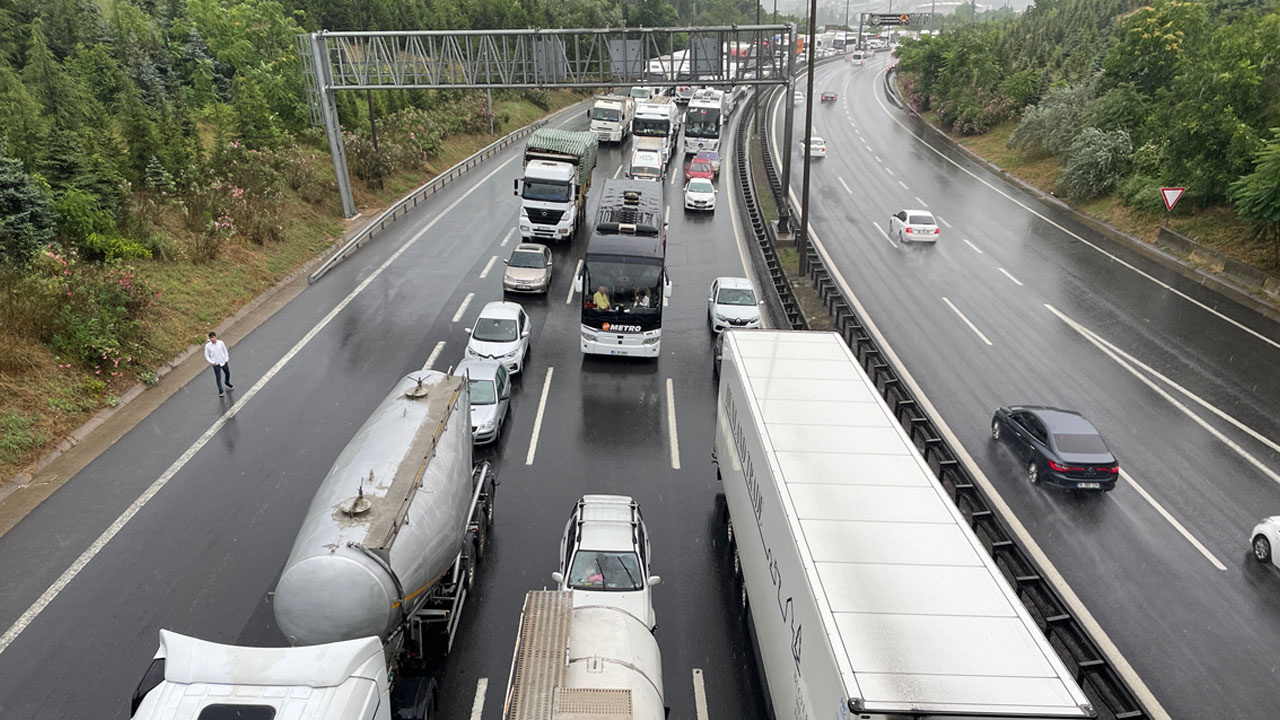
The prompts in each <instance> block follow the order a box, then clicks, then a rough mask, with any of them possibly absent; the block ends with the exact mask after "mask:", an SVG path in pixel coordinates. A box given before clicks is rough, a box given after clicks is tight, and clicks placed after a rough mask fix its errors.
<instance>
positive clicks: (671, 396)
mask: <svg viewBox="0 0 1280 720" xmlns="http://www.w3.org/2000/svg"><path fill="white" fill-rule="evenodd" d="M667 436H668V439H669V441H670V445H671V469H672V470H679V469H680V439H679V437H678V435H677V433H676V392H675V386H674V385H673V383H672V382H671V378H667Z"/></svg>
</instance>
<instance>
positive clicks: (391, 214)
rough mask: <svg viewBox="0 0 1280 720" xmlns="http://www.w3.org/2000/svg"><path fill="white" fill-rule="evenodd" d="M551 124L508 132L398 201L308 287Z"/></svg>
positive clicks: (327, 263)
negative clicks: (376, 237) (473, 170)
mask: <svg viewBox="0 0 1280 720" xmlns="http://www.w3.org/2000/svg"><path fill="white" fill-rule="evenodd" d="M547 122H548V119H542V120H539V121H537V122H535V123H532V124H530V125H525V126H524V127H522V128H520V129H519V130H515V131H513V132H510V133H507V134H506V135H504V136H503V137H501V138H499V139H498V140H495V141H494V142H492V143H490V144H488V145H486V146H485V147H483V148H481V149H480V150H477V151H476V152H475V153H472V154H471V155H470V156H468V157H467V158H466V159H465V160H463V161H461V162H459V163H458V164H457V165H454V166H453V167H451V168H449V169H448V170H445V171H444V172H442V173H440V174H439V175H437V176H435V177H433V178H431V180H429V181H428V182H427V183H426V184H425V185H423V186H422V187H420V188H418V189H417V190H414V191H412V192H410V193H409V194H408V195H405V196H404V197H403V198H400V200H398V201H397V202H396V204H395V205H392V206H391V207H389V208H387V209H386V210H384V211H383V212H382V214H381V215H379V216H378V217H377V218H376V219H375V220H374V221H373V222H371V223H369V224H368V225H366V226H365V227H364V228H363V229H362V230H360V232H358V233H356V234H355V235H353V236H352V237H351V239H350V240H348V241H347V242H346V244H344V245H343V246H342V247H341V248H340V249H339V250H338V251H337V252H335V253H334V254H333V255H330V256H329V259H328V260H325V261H324V263H323V264H322V265H321V266H320V267H319V268H316V271H315V272H313V273H311V274H310V275H309V276H307V284H308V285H310V284H312V283H314V282H315V281H316V280H319V279H320V277H321V276H322V275H324V274H325V273H327V272H329V270H331V269H332V268H333V266H334V265H337V264H338V263H340V262H342V261H343V260H346V259H347V258H348V257H350V256H351V255H352V254H353V253H354V252H355V251H356V250H359V249H360V248H362V247H364V244H365V243H367V242H369V241H370V240H372V239H373V237H374V235H376V234H377V233H380V232H382V231H383V230H385V229H386V227H387V226H388V225H390V224H392V223H394V222H395V221H396V220H397V219H399V218H400V216H402V215H404V214H405V213H407V212H409V211H410V210H412V209H413V208H415V207H417V206H418V203H419V202H421V201H423V200H426V199H427V198H429V197H431V196H432V195H435V194H436V193H437V192H439V191H440V190H442V189H444V187H445V186H447V185H449V184H450V183H452V182H453V181H454V180H457V179H458V178H459V177H461V176H462V175H464V174H466V172H467V171H468V170H470V169H471V168H473V167H475V166H476V165H479V164H480V163H481V162H483V161H484V160H486V159H488V158H490V157H492V156H493V155H495V154H496V153H498V152H501V151H502V150H505V149H506V148H508V147H510V145H511V144H512V143H514V142H516V141H518V140H522V139H524V137H525V136H527V135H529V134H530V133H532V132H533V131H534V130H537V129H538V128H540V127H542V126H544V125H546V124H547Z"/></svg>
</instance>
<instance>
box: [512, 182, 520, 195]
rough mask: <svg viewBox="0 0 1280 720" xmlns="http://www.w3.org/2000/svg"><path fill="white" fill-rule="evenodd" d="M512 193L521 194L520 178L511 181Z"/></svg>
mask: <svg viewBox="0 0 1280 720" xmlns="http://www.w3.org/2000/svg"><path fill="white" fill-rule="evenodd" d="M511 194H512V195H519V194H520V178H516V179H515V180H512V181H511Z"/></svg>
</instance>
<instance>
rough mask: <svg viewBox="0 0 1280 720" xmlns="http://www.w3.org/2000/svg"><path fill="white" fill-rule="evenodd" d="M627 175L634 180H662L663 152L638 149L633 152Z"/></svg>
mask: <svg viewBox="0 0 1280 720" xmlns="http://www.w3.org/2000/svg"><path fill="white" fill-rule="evenodd" d="M627 177H629V178H632V179H634V180H654V181H657V182H661V181H662V153H660V152H656V151H653V150H636V151H635V152H634V153H632V154H631V165H630V166H629V167H628V168H627Z"/></svg>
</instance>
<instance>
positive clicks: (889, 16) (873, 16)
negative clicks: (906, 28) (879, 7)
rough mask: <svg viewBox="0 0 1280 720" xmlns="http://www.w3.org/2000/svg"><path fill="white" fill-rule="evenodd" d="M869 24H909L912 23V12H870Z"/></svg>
mask: <svg viewBox="0 0 1280 720" xmlns="http://www.w3.org/2000/svg"><path fill="white" fill-rule="evenodd" d="M867 24H869V25H878V26H886V25H909V24H911V14H910V13H899V14H894V13H868V14H867Z"/></svg>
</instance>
